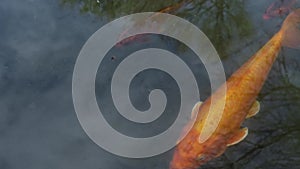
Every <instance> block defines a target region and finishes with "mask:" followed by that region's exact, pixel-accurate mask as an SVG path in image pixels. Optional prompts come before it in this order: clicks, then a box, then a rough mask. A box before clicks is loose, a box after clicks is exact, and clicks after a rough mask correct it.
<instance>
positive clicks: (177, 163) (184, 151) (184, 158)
mask: <svg viewBox="0 0 300 169" xmlns="http://www.w3.org/2000/svg"><path fill="white" fill-rule="evenodd" d="M198 137H199V134H197V132H196V131H190V133H189V134H188V135H187V136H186V137H185V138H184V139H183V140H182V141H181V142H180V143H179V144H178V145H177V148H176V150H175V152H174V156H173V159H172V161H171V163H170V169H197V168H199V166H201V165H203V164H205V163H207V162H208V161H210V160H212V159H214V158H216V157H218V156H220V155H221V154H222V153H223V152H224V151H225V149H226V147H227V146H226V144H225V143H223V142H222V141H221V142H220V141H217V140H216V139H214V138H212V139H209V140H208V141H206V142H204V143H201V144H200V143H199V142H198ZM218 140H219V138H218ZM221 140H222V139H221Z"/></svg>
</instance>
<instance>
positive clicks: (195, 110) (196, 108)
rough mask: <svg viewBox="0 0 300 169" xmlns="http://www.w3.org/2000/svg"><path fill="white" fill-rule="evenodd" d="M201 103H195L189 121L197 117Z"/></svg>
mask: <svg viewBox="0 0 300 169" xmlns="http://www.w3.org/2000/svg"><path fill="white" fill-rule="evenodd" d="M201 104H202V102H197V103H196V104H195V106H194V107H193V110H192V113H191V119H194V118H196V117H197V114H198V112H199V108H200V106H201Z"/></svg>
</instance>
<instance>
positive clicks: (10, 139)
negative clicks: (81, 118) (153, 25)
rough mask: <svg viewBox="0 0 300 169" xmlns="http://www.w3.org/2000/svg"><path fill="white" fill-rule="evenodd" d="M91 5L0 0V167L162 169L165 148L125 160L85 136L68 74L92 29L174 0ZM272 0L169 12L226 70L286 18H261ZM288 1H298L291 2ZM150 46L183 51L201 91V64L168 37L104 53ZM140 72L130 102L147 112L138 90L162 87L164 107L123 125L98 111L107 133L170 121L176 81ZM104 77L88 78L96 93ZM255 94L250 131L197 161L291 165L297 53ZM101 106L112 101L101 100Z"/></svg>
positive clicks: (295, 154)
mask: <svg viewBox="0 0 300 169" xmlns="http://www.w3.org/2000/svg"><path fill="white" fill-rule="evenodd" d="M98 2H99V3H98ZM98 2H97V1H96V0H95V1H94V0H52V1H50V0H15V1H12V0H1V2H0V37H1V41H0V78H1V80H0V93H1V94H0V169H17V168H24V169H27V168H28V169H54V168H61V169H167V168H168V164H169V162H170V159H171V157H172V151H169V152H166V153H164V154H161V155H159V156H155V157H151V158H146V159H128V158H122V157H118V156H115V155H113V154H110V153H108V152H106V151H104V150H103V149H101V148H100V147H98V146H97V145H96V144H95V143H94V142H93V141H91V140H90V139H89V137H88V136H87V135H86V134H85V132H84V131H83V129H82V128H81V126H80V124H79V122H78V120H77V117H76V113H75V111H74V107H73V102H72V73H73V69H74V65H75V62H76V58H77V56H78V53H79V51H80V49H81V48H82V46H83V45H84V43H85V42H86V40H87V39H88V38H89V37H90V36H91V35H92V34H93V33H94V32H95V31H97V30H98V29H99V28H100V27H101V26H103V25H104V24H106V23H108V22H109V21H111V20H113V19H115V18H118V17H120V16H124V15H126V14H131V13H135V12H144V11H159V10H160V9H162V8H164V7H167V6H172V5H174V4H176V2H177V1H175V0H173V1H171V0H165V1H150V0H149V1H148V0H127V1H121V0H116V1H109V0H99V1H98ZM272 2H274V1H272V0H260V1H253V0H244V1H242V0H194V1H191V2H190V3H188V4H184V5H183V6H181V7H180V8H179V9H176V10H171V11H169V13H171V14H175V15H177V16H179V17H182V18H185V19H187V20H189V21H190V22H192V23H194V24H195V25H197V26H198V27H199V28H201V30H202V31H203V32H204V33H205V34H206V35H207V36H208V37H209V38H210V40H211V41H212V43H213V44H214V45H215V47H216V49H217V51H218V53H219V54H220V57H221V59H222V62H223V64H224V65H223V66H224V68H225V71H226V76H227V77H228V76H230V75H231V74H232V73H233V72H234V71H235V70H236V69H237V68H239V67H240V66H241V65H242V63H244V62H245V61H246V60H247V59H248V58H249V57H251V55H252V54H254V53H255V52H256V51H257V50H258V49H259V48H260V47H261V46H263V45H264V43H266V42H267V41H268V40H269V39H270V38H271V37H272V35H273V34H274V33H276V31H278V30H279V28H280V25H281V23H282V21H283V19H284V18H285V16H278V17H274V18H271V19H269V20H264V19H263V14H264V12H265V10H266V9H267V8H268V7H269V6H270V4H271V3H272ZM295 7H299V2H297V3H296V5H295ZM149 46H159V47H161V48H164V49H167V50H169V51H173V52H174V53H177V54H178V55H181V56H182V57H186V58H188V59H187V62H189V64H190V65H191V69H193V70H194V73H195V75H196V76H197V82H198V83H200V84H201V85H200V86H199V89H200V93H201V100H204V99H205V98H207V97H208V96H209V95H210V93H211V91H210V84H209V82H207V81H208V77H207V73H206V71H205V68H204V66H203V65H202V63H201V62H200V61H198V60H196V59H194V58H195V57H194V56H193V53H192V52H191V51H190V50H188V49H187V48H186V47H185V46H184V45H181V44H180V43H179V42H177V41H175V40H172V39H170V38H166V37H162V36H155V35H153V36H149V38H148V40H146V41H142V42H138V44H125V45H124V46H122V48H121V49H119V51H118V50H115V51H112V52H111V55H114V54H120V55H121V54H125V53H126V51H127V53H130V51H134V50H138V49H142V48H147V47H149ZM114 52H115V53H114ZM108 57H110V56H108ZM118 59H119V58H113V59H111V60H110V59H108V62H110V61H111V62H120V61H119V60H118ZM106 71H109V69H108V70H106ZM145 73H146V74H145V76H144V77H147V78H146V79H143V78H144V77H143V76H141V77H137V79H136V80H135V81H134V83H132V85H131V87H130V89H131V90H130V92H131V93H130V94H131V96H132V102H133V104H134V105H135V106H136V107H137V108H139V109H141V110H146V109H147V108H149V104H148V102H147V100H145V98H147V97H145V95H147V92H145V91H143V89H144V88H147V89H149V90H152V89H154V88H161V89H163V90H164V89H165V90H166V93H170V95H169V98H170V100H168V101H169V102H168V105H167V108H170V110H167V111H166V114H164V116H163V117H161V119H160V120H158V121H157V122H155V123H151V124H149V125H148V126H147V125H144V126H142V125H141V126H139V124H132V123H128V120H127V121H126V120H125V119H122V117H121V116H120V115H119V114H118V113H117V112H115V113H113V114H106V115H105V117H106V118H107V120H108V121H109V122H110V124H111V125H115V127H114V128H115V129H116V130H118V131H120V132H122V133H125V134H128V135H131V136H138V137H147V136H149V135H155V134H157V133H160V132H162V131H163V130H165V129H166V128H167V127H168V126H169V125H170V124H171V123H172V122H173V120H174V117H175V116H176V115H177V114H176V113H174V114H172V112H173V111H174V112H176V110H178V104H180V103H178V100H177V99H176V97H179V95H180V94H179V93H178V86H176V84H174V83H170V84H169V82H173V80H172V78H171V77H169V76H167V75H165V74H163V73H161V72H156V71H155V70H153V72H152V73H151V71H150V72H145ZM105 75H106V74H104V75H97V80H96V86H97V87H96V94H97V99H98V100H99V99H104V98H105V97H106V96H107V92H108V91H109V86H106V83H105V82H104V83H103V82H102V81H101V79H102V78H109V77H106V76H105ZM159 84H162V86H159ZM258 100H259V101H260V103H261V110H260V112H259V113H258V114H257V115H256V116H255V117H253V118H251V119H249V120H247V121H246V122H245V124H244V125H245V126H247V127H248V128H249V135H248V136H247V138H246V139H245V140H244V141H243V142H241V143H240V144H238V145H235V146H233V147H230V148H229V149H228V150H227V151H226V153H225V154H224V155H222V156H221V157H219V158H217V159H215V160H213V161H211V162H209V163H208V164H206V165H204V166H203V167H202V168H210V169H213V168H216V169H217V168H225V169H227V168H228V169H231V168H235V169H297V168H299V166H300V123H299V121H300V111H299V110H300V51H299V50H294V49H288V48H283V50H282V51H281V53H280V56H279V58H278V60H277V61H276V63H275V64H274V66H273V68H272V71H271V73H270V75H269V77H268V80H267V82H266V84H265V86H264V88H263V90H262V91H261V93H260V95H259V97H258ZM172 105H173V106H172ZM174 105H175V106H174ZM106 106H108V107H110V106H111V105H110V104H109V102H108V103H107V104H106ZM159 123H162V124H159ZM146 129H148V130H146ZM120 142H122V140H120Z"/></svg>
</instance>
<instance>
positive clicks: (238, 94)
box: [170, 9, 300, 169]
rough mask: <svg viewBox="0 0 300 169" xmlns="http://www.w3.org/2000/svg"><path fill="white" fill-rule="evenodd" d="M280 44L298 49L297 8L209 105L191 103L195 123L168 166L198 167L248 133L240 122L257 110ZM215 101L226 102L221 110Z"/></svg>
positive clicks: (172, 168) (299, 26)
mask: <svg viewBox="0 0 300 169" xmlns="http://www.w3.org/2000/svg"><path fill="white" fill-rule="evenodd" d="M281 46H287V47H291V48H297V49H300V9H297V10H295V11H293V12H292V13H290V14H289V15H288V17H287V18H286V19H285V21H284V22H283V25H282V27H281V29H280V31H279V32H278V33H276V34H275V35H274V36H273V37H272V38H271V39H270V40H269V42H267V43H266V44H265V45H264V46H263V47H262V48H261V49H260V50H259V51H258V52H257V53H256V54H255V55H254V56H252V57H251V58H250V59H249V60H248V61H247V62H246V63H245V64H244V65H243V66H242V67H240V68H239V69H238V70H237V71H236V72H235V73H234V74H233V75H232V76H231V77H230V78H229V79H228V80H227V82H226V83H225V84H223V85H222V86H221V87H220V88H219V89H218V90H216V92H214V93H213V96H214V97H215V98H217V102H216V104H214V105H211V104H210V103H211V97H210V98H208V99H207V100H206V101H205V102H203V103H200V102H199V103H197V104H196V105H195V106H194V108H193V110H192V116H193V117H194V118H195V123H194V124H190V125H192V127H191V130H190V131H189V132H188V134H187V135H186V137H184V138H183V140H182V141H181V142H180V143H179V144H178V145H177V147H176V149H175V152H174V156H173V159H172V161H171V163H170V169H196V168H199V166H201V165H202V164H204V163H206V162H208V161H209V160H211V159H213V158H216V157H218V156H220V155H221V154H223V153H224V151H225V150H226V148H227V147H228V146H231V145H234V144H237V143H239V142H240V141H242V140H243V139H244V138H245V137H246V136H247V134H248V129H247V128H246V127H245V128H241V124H242V123H243V121H244V120H245V119H246V118H249V117H251V116H254V115H255V114H256V113H257V112H258V111H259V107H260V106H259V102H258V101H256V97H257V95H258V93H259V91H260V90H261V88H262V86H263V84H264V82H265V80H266V78H267V76H268V73H269V71H270V69H271V67H272V65H273V63H274V61H275V60H276V57H277V55H278V53H279V51H280V48H281ZM224 87H226V88H227V91H226V93H225V94H224V92H221V90H222V89H224ZM218 100H220V103H221V101H223V102H224V101H225V106H224V109H222V110H220V108H219V105H220V104H219V102H218ZM210 109H211V110H214V111H213V112H212V111H209V110H210ZM220 112H221V113H220ZM211 114H220V115H221V116H222V117H221V118H220V121H219V123H218V124H217V126H211V125H212V123H210V122H209V121H213V120H214V115H211ZM195 116H196V117H195ZM212 127H214V130H213V131H211V128H212Z"/></svg>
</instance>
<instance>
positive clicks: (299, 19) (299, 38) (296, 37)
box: [281, 8, 300, 49]
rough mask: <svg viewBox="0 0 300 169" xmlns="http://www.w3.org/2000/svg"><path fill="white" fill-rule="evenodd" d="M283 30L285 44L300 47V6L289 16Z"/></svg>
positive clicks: (283, 43) (283, 42)
mask: <svg viewBox="0 0 300 169" xmlns="http://www.w3.org/2000/svg"><path fill="white" fill-rule="evenodd" d="M281 31H283V41H282V45H283V46H286V47H290V48H295V49H300V8H298V9H296V10H294V11H293V12H291V13H290V14H289V15H288V16H287V18H286V19H285V21H284V22H283V25H282V28H281Z"/></svg>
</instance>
